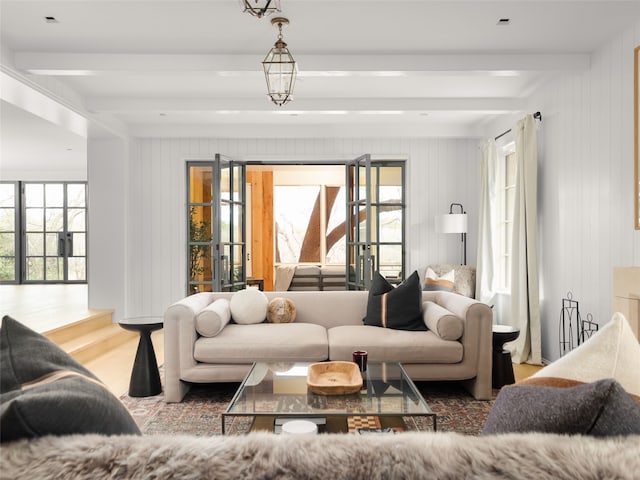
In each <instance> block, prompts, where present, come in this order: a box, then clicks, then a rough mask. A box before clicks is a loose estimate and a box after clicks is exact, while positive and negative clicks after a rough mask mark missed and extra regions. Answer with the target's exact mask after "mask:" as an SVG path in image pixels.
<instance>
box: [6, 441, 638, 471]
mask: <svg viewBox="0 0 640 480" xmlns="http://www.w3.org/2000/svg"><path fill="white" fill-rule="evenodd" d="M0 471H1V472H2V473H1V475H2V478H12V479H18V478H19V479H43V478H60V479H62V478H64V479H65V480H102V479H115V478H121V479H149V478H158V479H163V480H170V479H214V478H215V479H220V480H223V479H239V478H242V479H283V480H287V479H305V480H315V479H318V480H320V479H327V478H331V479H332V480H343V479H344V480H347V479H349V480H359V479H362V480H376V479H425V478H437V479H441V480H446V479H451V480H454V479H455V480H458V479H462V478H478V479H483V478H502V479H515V478H532V479H536V480H545V479H554V480H563V479H581V480H589V479H594V480H595V479H604V478H606V479H637V478H638V472H640V436H627V437H609V438H606V439H603V438H596V437H589V436H566V435H551V434H541V433H529V434H508V435H495V436H487V437H466V436H463V435H459V434H454V433H404V434H401V435H383V436H370V435H369V436H355V435H347V434H343V435H317V436H300V435H295V436H294V435H274V434H267V433H255V434H249V435H246V436H231V437H193V436H144V437H139V436H121V437H108V436H102V435H77V436H66V437H42V438H38V439H34V440H28V441H27V440H25V441H18V442H12V443H9V444H3V445H2V453H1V463H0Z"/></svg>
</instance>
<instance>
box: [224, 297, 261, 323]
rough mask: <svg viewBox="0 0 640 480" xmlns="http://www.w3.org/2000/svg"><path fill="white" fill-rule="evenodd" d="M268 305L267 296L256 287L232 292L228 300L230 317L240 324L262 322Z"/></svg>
mask: <svg viewBox="0 0 640 480" xmlns="http://www.w3.org/2000/svg"><path fill="white" fill-rule="evenodd" d="M268 305H269V300H267V296H266V295H265V294H264V293H263V292H261V291H260V290H258V289H257V288H247V289H245V290H240V291H239V292H236V293H234V294H233V296H232V297H231V301H230V302H229V308H230V309H231V318H232V319H233V321H234V322H236V323H239V324H241V325H251V324H254V323H260V322H264V320H265V319H266V318H267V306H268Z"/></svg>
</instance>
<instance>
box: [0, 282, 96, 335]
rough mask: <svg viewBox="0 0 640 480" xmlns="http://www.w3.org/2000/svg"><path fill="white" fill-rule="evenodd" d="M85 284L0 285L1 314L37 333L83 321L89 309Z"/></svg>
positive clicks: (90, 312)
mask: <svg viewBox="0 0 640 480" xmlns="http://www.w3.org/2000/svg"><path fill="white" fill-rule="evenodd" d="M87 298H88V288H87V285H86V284H85V285H62V284H60V285H58V284H54V285H0V311H1V312H2V315H3V316H4V315H9V316H11V317H13V318H15V319H16V320H18V321H19V322H21V323H23V324H25V325H26V326H28V327H29V328H31V329H32V330H35V331H36V332H40V333H42V332H47V331H49V330H53V329H55V328H58V327H61V326H63V325H68V324H70V323H74V322H77V321H78V320H82V319H84V318H86V317H88V316H90V315H91V314H92V313H94V312H95V310H90V309H89V308H88V306H87V305H88V301H87Z"/></svg>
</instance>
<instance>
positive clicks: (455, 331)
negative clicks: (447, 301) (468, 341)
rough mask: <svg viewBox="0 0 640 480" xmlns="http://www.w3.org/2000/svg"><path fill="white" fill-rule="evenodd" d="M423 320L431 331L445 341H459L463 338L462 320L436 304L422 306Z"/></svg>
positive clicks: (429, 303) (425, 303)
mask: <svg viewBox="0 0 640 480" xmlns="http://www.w3.org/2000/svg"><path fill="white" fill-rule="evenodd" d="M422 319H423V320H424V324H425V325H426V326H427V328H428V329H429V330H431V331H432V332H433V333H435V334H436V335H438V336H439V337H440V338H442V339H443V340H458V339H459V338H460V337H462V333H463V331H464V324H463V322H462V319H461V318H460V317H458V316H456V315H455V314H453V313H451V312H450V311H449V310H447V309H446V308H444V307H441V306H440V305H438V304H437V303H434V302H429V301H427V302H424V303H423V304H422Z"/></svg>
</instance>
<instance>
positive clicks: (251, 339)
mask: <svg viewBox="0 0 640 480" xmlns="http://www.w3.org/2000/svg"><path fill="white" fill-rule="evenodd" d="M232 295H233V293H229V292H222V293H210V292H207V293H198V294H196V295H191V296H189V297H186V298H184V299H182V300H180V301H178V302H176V303H174V304H173V305H171V306H170V307H168V308H167V310H166V313H165V316H164V329H165V333H164V338H165V400H166V401H167V402H180V401H181V400H182V399H183V397H184V395H185V394H186V393H187V391H188V390H189V388H190V385H191V384H192V383H213V382H239V381H241V380H242V379H243V378H244V377H245V375H246V374H247V372H248V371H249V367H250V366H251V364H252V363H253V362H254V361H308V362H317V361H324V360H351V352H352V351H353V350H357V349H364V350H367V351H368V352H369V361H393V362H402V364H403V365H404V367H405V369H406V370H407V373H408V374H409V375H410V376H411V378H412V379H413V380H416V381H422V380H456V381H462V382H463V383H464V385H465V387H466V388H467V389H468V391H469V392H470V393H471V394H472V395H473V396H474V397H475V398H477V399H490V398H491V324H492V311H491V309H490V308H489V307H488V306H487V305H485V304H483V303H480V302H477V301H476V300H473V299H470V298H467V297H464V296H462V295H457V294H454V293H448V292H422V300H423V301H432V302H435V303H436V304H438V305H440V306H441V307H443V308H444V309H446V310H448V311H449V312H451V313H453V314H454V315H456V316H457V317H459V318H460V319H462V323H463V333H462V336H461V337H460V339H459V340H444V339H443V338H441V337H440V336H439V335H438V334H437V333H435V332H433V331H431V330H428V331H405V330H393V329H389V328H381V327H372V326H366V325H363V322H362V319H363V318H364V316H365V314H366V309H367V299H368V293H367V292H360V291H324V292H265V295H266V296H267V298H268V299H269V300H270V299H273V298H275V297H286V298H289V299H291V300H292V301H293V302H294V304H295V306H296V309H297V316H296V319H295V322H293V323H286V324H271V323H266V322H265V323H259V324H253V325H239V324H235V323H233V322H231V323H229V324H228V325H226V326H225V327H224V329H223V330H222V331H221V332H220V333H219V334H218V335H216V336H214V337H202V336H199V335H198V333H197V332H196V329H195V317H196V315H197V314H198V312H200V311H201V310H202V309H203V308H205V307H206V306H207V305H209V304H211V303H212V302H213V301H214V300H216V299H218V298H227V299H230V298H231V296H232Z"/></svg>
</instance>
